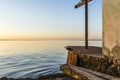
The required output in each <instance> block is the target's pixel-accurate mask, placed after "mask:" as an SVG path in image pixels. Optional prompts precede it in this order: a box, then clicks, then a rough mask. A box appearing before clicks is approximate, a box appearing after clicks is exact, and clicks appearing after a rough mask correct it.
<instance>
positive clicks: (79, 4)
mask: <svg viewBox="0 0 120 80" xmlns="http://www.w3.org/2000/svg"><path fill="white" fill-rule="evenodd" d="M91 1H92V0H88V2H91ZM83 5H85V0H82V2H81V3H78V4H77V5H75V8H79V7H81V6H83Z"/></svg>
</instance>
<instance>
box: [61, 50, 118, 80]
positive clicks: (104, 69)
mask: <svg viewBox="0 0 120 80" xmlns="http://www.w3.org/2000/svg"><path fill="white" fill-rule="evenodd" d="M68 54H69V55H68V57H69V58H72V57H74V56H75V54H76V56H77V57H75V58H72V60H73V61H72V62H71V59H68V61H67V64H68V65H74V66H78V67H83V68H86V69H89V70H93V71H96V72H101V73H105V74H108V75H112V76H117V77H120V60H118V59H115V58H112V57H95V56H89V55H86V54H84V53H83V54H82V53H78V52H77V51H75V50H69V51H68ZM74 61H75V62H74ZM76 61H77V62H76ZM62 70H63V69H62ZM69 73H70V72H68V73H67V74H69ZM108 80H109V79H108ZM119 80H120V79H119Z"/></svg>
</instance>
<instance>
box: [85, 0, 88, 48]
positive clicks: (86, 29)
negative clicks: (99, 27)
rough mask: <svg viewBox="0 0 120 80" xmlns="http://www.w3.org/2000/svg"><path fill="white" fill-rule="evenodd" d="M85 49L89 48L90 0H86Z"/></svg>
mask: <svg viewBox="0 0 120 80" xmlns="http://www.w3.org/2000/svg"><path fill="white" fill-rule="evenodd" d="M85 49H88V0H85Z"/></svg>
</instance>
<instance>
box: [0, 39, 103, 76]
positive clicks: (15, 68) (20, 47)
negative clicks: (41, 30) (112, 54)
mask: <svg viewBox="0 0 120 80" xmlns="http://www.w3.org/2000/svg"><path fill="white" fill-rule="evenodd" d="M67 45H76V46H79V45H84V42H83V41H1V42H0V77H3V76H6V77H14V78H18V77H32V78H35V77H38V76H39V75H43V74H50V73H58V72H60V70H59V66H60V65H61V64H64V63H65V62H66V57H67V54H66V50H65V49H64V47H65V46H67ZM90 45H93V46H102V42H101V41H90Z"/></svg>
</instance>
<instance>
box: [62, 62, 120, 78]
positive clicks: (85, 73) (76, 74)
mask: <svg viewBox="0 0 120 80" xmlns="http://www.w3.org/2000/svg"><path fill="white" fill-rule="evenodd" d="M60 68H61V70H62V71H63V72H64V73H65V74H67V75H69V76H71V77H73V78H75V79H77V80H120V78H116V77H113V76H109V75H106V74H103V73H99V72H95V71H92V70H88V69H85V68H81V67H77V66H73V65H67V64H64V65H62V66H61V67H60Z"/></svg>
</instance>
